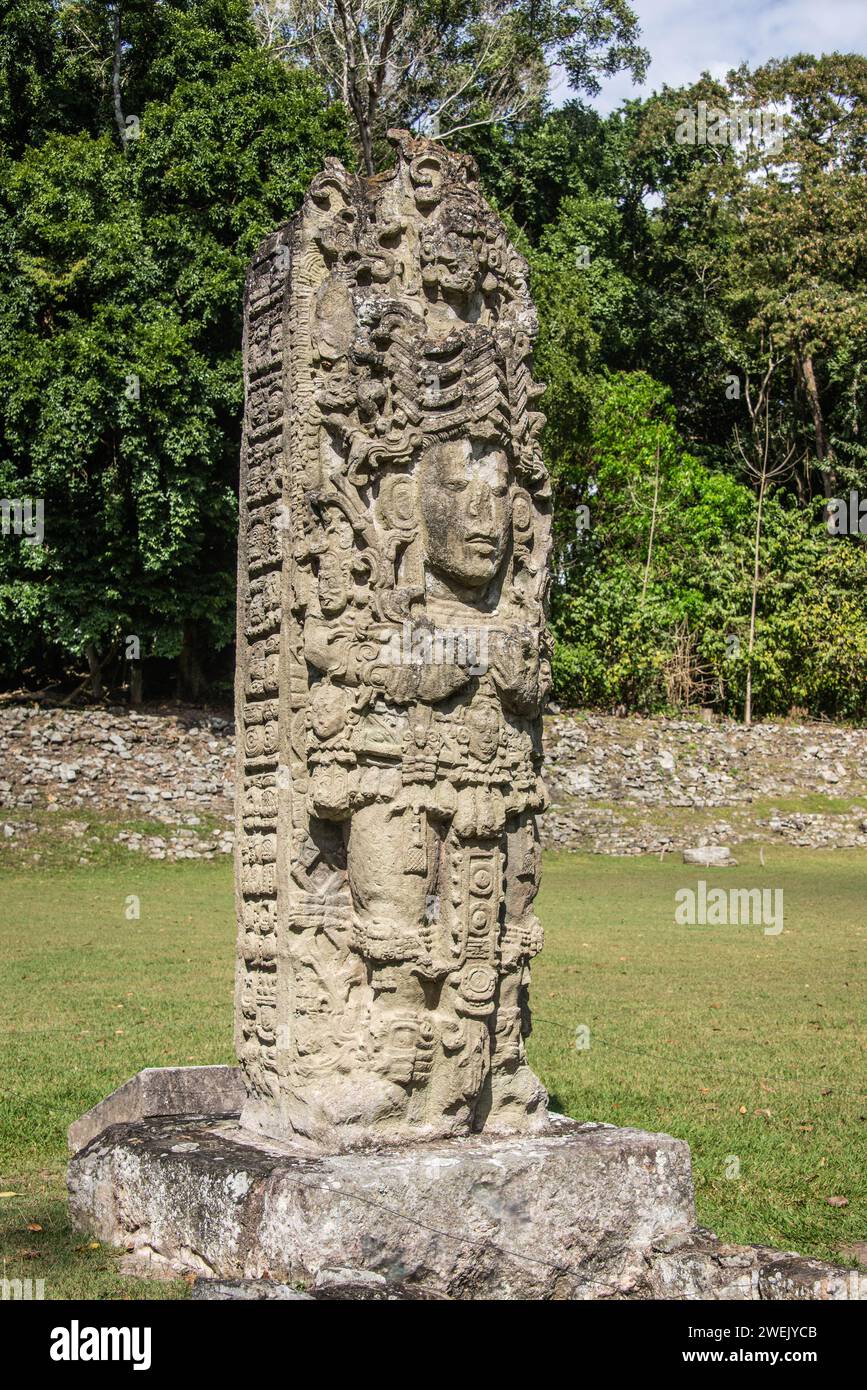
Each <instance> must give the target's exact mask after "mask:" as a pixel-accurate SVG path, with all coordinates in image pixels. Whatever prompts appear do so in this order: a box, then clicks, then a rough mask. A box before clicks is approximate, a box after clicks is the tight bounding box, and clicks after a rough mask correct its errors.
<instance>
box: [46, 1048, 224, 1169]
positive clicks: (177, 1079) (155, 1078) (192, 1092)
mask: <svg viewBox="0 0 867 1390" xmlns="http://www.w3.org/2000/svg"><path fill="white" fill-rule="evenodd" d="M245 1095H246V1092H245V1090H244V1083H243V1080H242V1078H241V1073H240V1071H239V1070H238V1068H237V1067H145V1068H144V1070H143V1071H140V1072H136V1074H135V1076H133V1077H130V1079H129V1081H125V1082H124V1084H123V1085H122V1086H119V1087H118V1088H117V1090H116V1091H112V1093H111V1095H110V1096H106V1097H105V1100H101V1101H100V1102H99V1104H98V1105H95V1106H94V1107H93V1109H92V1110H88V1111H87V1112H86V1113H85V1114H84V1115H82V1116H81V1117H80V1118H79V1119H77V1120H74V1121H73V1123H72V1124H71V1125H70V1126H69V1130H68V1131H67V1142H68V1144H69V1148H70V1150H71V1152H72V1153H77V1152H78V1150H79V1149H83V1148H84V1147H85V1146H86V1145H87V1144H89V1143H90V1141H91V1139H95V1138H96V1136H97V1135H98V1134H101V1133H102V1131H103V1130H104V1129H108V1127H109V1125H120V1124H129V1123H135V1122H136V1121H137V1120H144V1119H147V1118H148V1117H150V1116H153V1115H237V1114H238V1112H239V1111H240V1109H241V1106H242V1105H243V1103H244V1098H245Z"/></svg>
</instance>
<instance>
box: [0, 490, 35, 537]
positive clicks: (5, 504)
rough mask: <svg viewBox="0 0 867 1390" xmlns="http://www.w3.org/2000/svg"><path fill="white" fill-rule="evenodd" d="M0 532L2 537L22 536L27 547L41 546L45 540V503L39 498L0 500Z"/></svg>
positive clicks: (7, 498)
mask: <svg viewBox="0 0 867 1390" xmlns="http://www.w3.org/2000/svg"><path fill="white" fill-rule="evenodd" d="M0 532H2V534H3V535H4V536H11V535H15V536H23V537H24V539H25V541H26V542H27V544H28V545H41V544H42V542H43V540H44V538H45V502H44V500H43V499H42V498H41V497H4V498H2V499H0Z"/></svg>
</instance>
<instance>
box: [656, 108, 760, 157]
mask: <svg viewBox="0 0 867 1390" xmlns="http://www.w3.org/2000/svg"><path fill="white" fill-rule="evenodd" d="M675 120H676V121H677V122H678V125H677V129H676V130H675V132H674V138H675V141H676V143H677V144H678V145H743V144H747V143H748V142H750V141H752V142H753V143H754V144H758V143H759V142H761V143H762V144H763V145H765V146H766V147H767V148H775V147H777V146H779V145H781V144H782V143H783V139H784V138H785V130H784V126H783V119H782V117H781V116H778V115H777V113H776V111H764V110H762V109H761V108H760V107H747V106H730V107H729V108H728V110H724V109H723V108H722V107H720V106H708V104H707V102H706V101H700V102H698V103H697V105H696V106H694V107H693V106H682V107H681V108H680V109H679V110H678V111H676V112H675Z"/></svg>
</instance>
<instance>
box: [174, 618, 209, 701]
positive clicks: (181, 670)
mask: <svg viewBox="0 0 867 1390" xmlns="http://www.w3.org/2000/svg"><path fill="white" fill-rule="evenodd" d="M204 683H205V682H204V676H203V674H202V666H201V662H200V660H199V630H198V626H197V624H196V623H194V622H192V621H187V622H185V623H184V637H183V642H182V644H181V650H180V652H179V653H178V698H179V699H180V700H186V701H187V702H188V703H189V704H191V705H194V704H196V703H197V702H198V700H199V699H200V698H201V694H202V688H203V686H204Z"/></svg>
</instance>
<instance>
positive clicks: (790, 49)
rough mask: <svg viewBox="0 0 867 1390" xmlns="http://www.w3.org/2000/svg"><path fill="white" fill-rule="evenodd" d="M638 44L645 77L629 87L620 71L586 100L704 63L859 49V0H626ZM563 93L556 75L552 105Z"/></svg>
mask: <svg viewBox="0 0 867 1390" xmlns="http://www.w3.org/2000/svg"><path fill="white" fill-rule="evenodd" d="M631 5H632V8H633V10H634V11H635V13H636V14H637V15H638V19H639V23H640V25H641V31H642V43H643V44H644V47H645V48H647V49H649V50H650V70H649V72H648V75H647V81H646V82H645V83H644V85H643V86H641V87H636V86H635V85H634V84H633V83H632V82H631V81H630V79H629V77H628V76H624V75H621V76H618V77H614V78H611V79H610V80H609V81H607V82H605V83H604V85H603V89H602V93H601V95H600V96H599V97H598V99H597V100H596V101H595V102H594V103H593V104H594V106H596V108H597V109H598V110H599V111H601V112H603V113H607V112H608V111H611V110H613V108H614V107H615V106H618V105H619V104H620V102H621V101H623V100H624V98H626V97H630V96H648V95H649V94H650V93H651V92H652V91H654V90H657V89H658V88H660V87H661V86H662V85H663V83H667V84H668V85H669V86H670V87H679V86H682V85H684V84H686V83H689V82H694V81H695V80H696V78H697V77H698V76H699V74H700V73H701V72H702V71H704V70H707V71H708V72H710V73H711V74H712V75H713V76H714V77H724V76H725V74H726V73H727V72H728V70H729V68H734V67H737V66H738V64H739V63H742V62H747V63H749V64H750V66H751V67H753V66H755V65H756V64H758V63H763V62H765V61H766V60H767V59H768V58H786V57H789V56H790V55H791V54H793V53H816V54H818V53H833V52H834V51H835V50H837V51H838V52H841V53H865V54H867V4H865V0H820V2H819V3H817V0H756V3H754V4H750V3H748V2H747V0H725V3H723V4H717V5H715V6H710V5H706V4H704V3H702V0H631ZM568 95H569V93H568V90H567V88H566V83H565V81H564V80H563V78H562V76H561V77H558V79H557V80H556V81H555V82H554V84H553V87H552V96H553V98H554V101H555V102H556V103H557V104H558V105H559V104H560V103H561V102H562V101H564V100H565V99H566V98H567V97H568Z"/></svg>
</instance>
